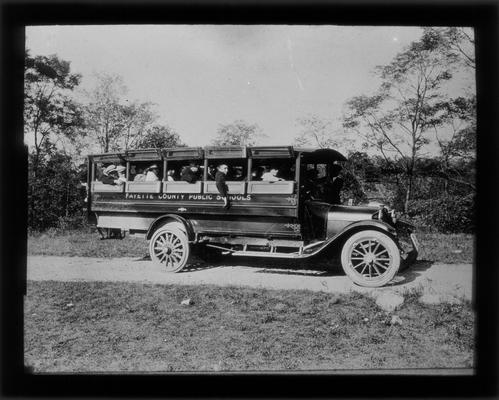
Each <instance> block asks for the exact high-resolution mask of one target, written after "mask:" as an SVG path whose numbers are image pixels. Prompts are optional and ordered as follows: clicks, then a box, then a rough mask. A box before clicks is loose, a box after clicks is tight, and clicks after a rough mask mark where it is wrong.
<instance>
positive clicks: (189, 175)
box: [180, 162, 199, 183]
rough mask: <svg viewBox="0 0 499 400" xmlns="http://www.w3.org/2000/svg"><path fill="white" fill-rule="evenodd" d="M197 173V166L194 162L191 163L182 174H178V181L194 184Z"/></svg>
mask: <svg viewBox="0 0 499 400" xmlns="http://www.w3.org/2000/svg"><path fill="white" fill-rule="evenodd" d="M198 171H199V165H198V164H196V163H195V162H191V163H190V164H189V166H188V167H185V168H184V169H183V170H182V173H181V174H180V180H182V181H185V182H189V183H196V181H197V180H198V178H199V177H198Z"/></svg>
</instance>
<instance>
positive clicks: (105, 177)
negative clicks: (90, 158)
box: [100, 164, 117, 185]
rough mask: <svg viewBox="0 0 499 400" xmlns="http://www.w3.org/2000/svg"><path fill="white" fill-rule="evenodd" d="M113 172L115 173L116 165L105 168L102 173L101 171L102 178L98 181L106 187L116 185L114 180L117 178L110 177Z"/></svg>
mask: <svg viewBox="0 0 499 400" xmlns="http://www.w3.org/2000/svg"><path fill="white" fill-rule="evenodd" d="M115 172H116V165H114V164H111V165H108V166H107V167H106V168H104V171H102V176H101V178H100V181H101V182H102V183H104V184H106V185H116V182H115V180H116V179H117V176H116V177H114V176H112V174H113V173H115Z"/></svg>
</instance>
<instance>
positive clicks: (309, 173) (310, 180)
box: [303, 169, 320, 198]
mask: <svg viewBox="0 0 499 400" xmlns="http://www.w3.org/2000/svg"><path fill="white" fill-rule="evenodd" d="M318 174H319V172H318V171H317V170H316V169H309V170H306V171H305V174H304V175H305V179H304V184H303V193H305V195H306V196H311V197H313V198H317V197H320V196H319V195H320V193H319V192H318V188H317V176H318Z"/></svg>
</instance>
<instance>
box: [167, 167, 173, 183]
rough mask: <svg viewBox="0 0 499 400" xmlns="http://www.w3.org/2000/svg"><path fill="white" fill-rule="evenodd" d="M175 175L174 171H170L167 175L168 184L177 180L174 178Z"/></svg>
mask: <svg viewBox="0 0 499 400" xmlns="http://www.w3.org/2000/svg"><path fill="white" fill-rule="evenodd" d="M174 175H175V170H174V169H169V170H168V171H167V173H166V180H167V181H168V182H173V181H175V178H174V177H173V176H174Z"/></svg>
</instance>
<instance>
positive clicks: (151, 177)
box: [146, 171, 159, 182]
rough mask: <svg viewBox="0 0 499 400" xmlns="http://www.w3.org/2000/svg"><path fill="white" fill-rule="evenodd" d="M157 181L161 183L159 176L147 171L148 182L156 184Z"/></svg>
mask: <svg viewBox="0 0 499 400" xmlns="http://www.w3.org/2000/svg"><path fill="white" fill-rule="evenodd" d="M156 181H159V178H158V176H157V175H156V174H155V173H154V172H152V171H147V175H146V182H156Z"/></svg>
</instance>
